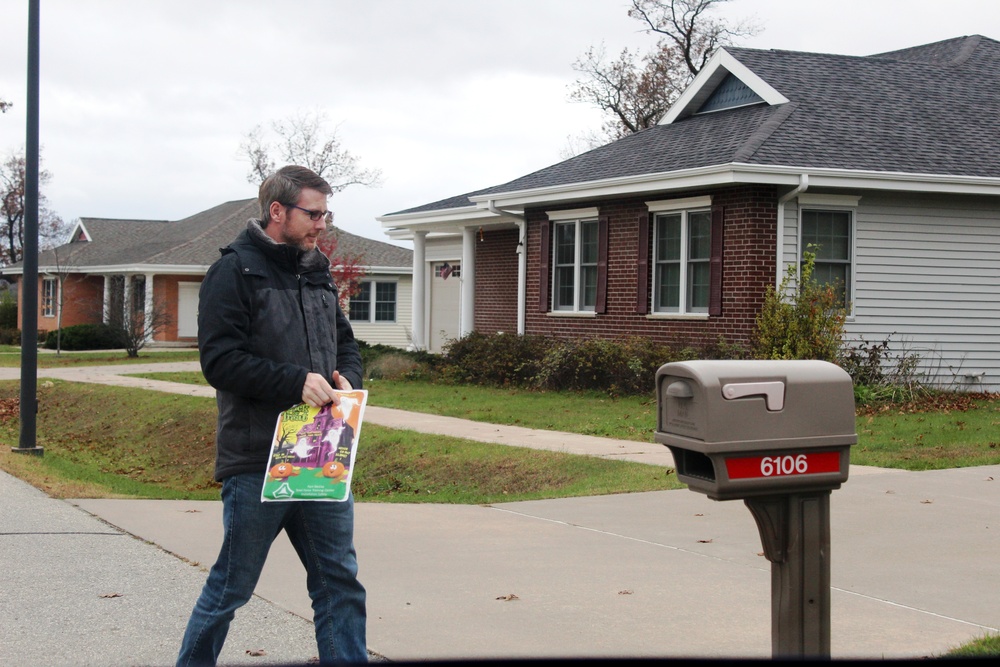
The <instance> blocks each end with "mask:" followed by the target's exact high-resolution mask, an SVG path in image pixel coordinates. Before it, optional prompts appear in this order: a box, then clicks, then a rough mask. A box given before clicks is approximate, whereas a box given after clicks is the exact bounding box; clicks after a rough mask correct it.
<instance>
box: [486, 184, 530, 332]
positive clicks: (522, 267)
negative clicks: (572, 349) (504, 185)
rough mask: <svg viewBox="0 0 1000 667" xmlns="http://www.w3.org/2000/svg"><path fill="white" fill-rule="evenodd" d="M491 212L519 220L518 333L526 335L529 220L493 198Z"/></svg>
mask: <svg viewBox="0 0 1000 667" xmlns="http://www.w3.org/2000/svg"><path fill="white" fill-rule="evenodd" d="M486 208H487V210H488V211H489V212H490V213H493V214H495V215H500V216H504V215H506V216H508V217H511V218H514V219H515V220H517V334H518V335H519V336H523V335H524V314H525V310H526V309H525V292H526V290H527V284H528V253H527V252H525V246H526V245H527V237H528V222H527V220H526V219H525V217H524V215H523V214H521V213H512V212H510V211H501V210H500V209H498V208H497V207H496V206H494V205H493V200H492V199H490V200H489V201H488V202H486Z"/></svg>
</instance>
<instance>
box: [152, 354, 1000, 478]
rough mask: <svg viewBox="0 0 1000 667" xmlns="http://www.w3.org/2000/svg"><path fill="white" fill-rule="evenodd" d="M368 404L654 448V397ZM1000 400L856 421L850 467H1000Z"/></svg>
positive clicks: (403, 389)
mask: <svg viewBox="0 0 1000 667" xmlns="http://www.w3.org/2000/svg"><path fill="white" fill-rule="evenodd" d="M144 377H150V378H155V379H160V380H174V381H178V382H193V383H199V384H204V383H205V379H204V377H202V375H201V373H197V372H196V373H179V374H178V373H154V374H149V375H144ZM365 387H366V388H367V389H368V390H369V396H368V400H369V403H370V404H371V405H377V406H381V407H387V408H398V409H401V410H412V411H415V412H425V413H430V414H437V415H443V416H448V417H458V418H461V419H471V420H474V421H481V422H487V423H491V424H510V425H517V426H524V427H528V428H538V429H546V430H553V431H565V432H567V433H580V434H583V435H596V436H602V437H609V438H617V439H620V440H637V441H640V442H653V440H654V432H655V431H656V399H655V397H654V396H652V395H649V396H627V397H615V398H612V397H609V396H606V395H604V394H598V393H593V394H579V393H570V392H539V391H528V390H523V389H497V388H491V387H479V386H456V385H450V384H437V383H430V382H410V381H394V380H371V381H369V382H368V384H366V385H365ZM998 426H1000V398H998V396H997V395H991V396H989V397H975V398H971V397H965V396H963V395H954V396H952V397H948V396H945V397H944V398H941V397H940V396H936V397H930V398H929V399H928V401H927V402H926V403H924V404H922V405H908V406H900V407H897V408H894V409H886V410H883V411H879V412H875V413H873V414H870V413H869V412H864V411H862V413H861V414H859V415H858V417H857V423H856V429H857V433H858V444H857V445H856V446H854V447H852V448H851V462H852V463H855V464H858V465H869V466H877V467H883V468H903V469H906V470H935V469H942V468H961V467H969V466H978V465H993V464H998V463H1000V428H998Z"/></svg>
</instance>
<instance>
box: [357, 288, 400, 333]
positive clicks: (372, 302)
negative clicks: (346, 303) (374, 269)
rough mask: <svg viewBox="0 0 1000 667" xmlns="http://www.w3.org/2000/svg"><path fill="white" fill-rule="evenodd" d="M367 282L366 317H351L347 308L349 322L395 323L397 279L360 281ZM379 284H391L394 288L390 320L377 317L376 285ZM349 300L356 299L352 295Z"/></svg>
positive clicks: (396, 313)
mask: <svg viewBox="0 0 1000 667" xmlns="http://www.w3.org/2000/svg"><path fill="white" fill-rule="evenodd" d="M365 283H367V284H368V285H369V286H370V287H369V290H368V318H367V319H357V318H352V317H351V313H350V309H348V313H347V319H348V320H349V321H350V322H362V323H364V322H367V323H369V324H395V323H396V322H397V321H398V320H399V281H398V280H375V279H368V280H362V281H360V284H362V285H364V284H365ZM379 285H392V286H393V287H394V288H395V299H394V300H393V302H392V303H393V317H392V319H391V320H380V319H377V317H378V304H379V303H381V302H380V301H378V286H379ZM351 300H356V297H352V299H351Z"/></svg>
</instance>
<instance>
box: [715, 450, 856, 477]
mask: <svg viewBox="0 0 1000 667" xmlns="http://www.w3.org/2000/svg"><path fill="white" fill-rule="evenodd" d="M726 472H727V473H728V474H729V479H751V478H755V477H794V476H796V475H815V474H818V473H824V472H840V452H801V453H798V454H796V453H794V452H790V453H788V454H775V455H773V456H747V457H744V458H732V459H726Z"/></svg>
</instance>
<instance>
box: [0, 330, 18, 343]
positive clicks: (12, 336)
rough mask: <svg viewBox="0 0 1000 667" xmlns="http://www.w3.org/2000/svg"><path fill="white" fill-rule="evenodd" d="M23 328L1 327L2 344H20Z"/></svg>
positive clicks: (0, 340)
mask: <svg viewBox="0 0 1000 667" xmlns="http://www.w3.org/2000/svg"><path fill="white" fill-rule="evenodd" d="M20 344H21V330H20V329H7V328H0V345H20Z"/></svg>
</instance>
